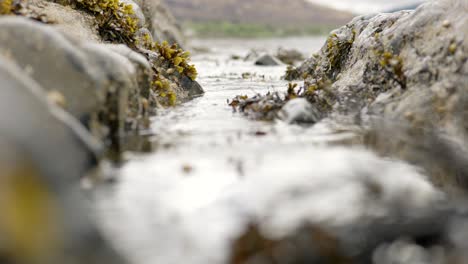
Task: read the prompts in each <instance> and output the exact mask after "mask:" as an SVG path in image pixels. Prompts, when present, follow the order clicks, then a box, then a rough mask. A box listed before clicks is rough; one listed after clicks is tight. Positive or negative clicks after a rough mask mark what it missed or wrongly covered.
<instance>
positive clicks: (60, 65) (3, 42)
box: [0, 17, 107, 125]
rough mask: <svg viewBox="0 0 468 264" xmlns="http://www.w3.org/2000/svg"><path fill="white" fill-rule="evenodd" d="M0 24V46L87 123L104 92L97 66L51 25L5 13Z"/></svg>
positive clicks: (98, 105) (70, 110)
mask: <svg viewBox="0 0 468 264" xmlns="http://www.w3.org/2000/svg"><path fill="white" fill-rule="evenodd" d="M0 28H1V31H0V49H1V50H2V51H3V52H5V53H6V54H9V56H11V57H12V58H13V59H14V60H15V62H16V63H18V65H19V66H20V67H21V68H23V69H24V70H25V71H27V72H28V73H30V75H31V77H32V78H33V79H34V80H36V81H37V82H38V83H39V84H40V85H41V87H42V88H44V89H46V90H55V91H59V92H60V93H62V94H63V95H64V96H65V98H66V99H67V102H68V103H67V108H66V110H67V111H69V112H70V113H72V115H74V116H75V117H76V118H78V119H79V120H80V121H82V122H83V123H84V124H87V125H89V122H90V120H91V119H92V114H93V113H96V112H97V110H98V109H99V107H100V105H101V104H102V103H103V102H104V101H105V96H106V92H107V91H106V90H105V81H106V79H103V76H105V75H104V74H103V72H102V71H101V70H99V67H98V66H97V65H95V64H93V63H91V62H90V61H89V59H88V57H87V55H86V54H85V53H84V52H83V51H81V50H80V49H79V48H77V47H76V46H74V45H73V44H72V43H70V42H69V41H68V40H67V39H66V38H65V37H63V36H62V35H61V34H60V33H58V32H57V31H55V30H54V29H53V28H52V27H48V26H45V25H42V24H40V23H37V22H33V21H31V20H28V19H25V18H21V17H4V18H0ZM32 54H34V55H32Z"/></svg>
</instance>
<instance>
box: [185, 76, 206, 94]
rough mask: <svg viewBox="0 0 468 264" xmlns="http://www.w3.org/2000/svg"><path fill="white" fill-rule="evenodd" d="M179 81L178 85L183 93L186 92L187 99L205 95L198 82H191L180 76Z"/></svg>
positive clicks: (187, 78)
mask: <svg viewBox="0 0 468 264" xmlns="http://www.w3.org/2000/svg"><path fill="white" fill-rule="evenodd" d="M180 79H181V81H180V85H181V86H182V87H183V88H184V90H185V91H187V93H188V97H189V98H193V97H197V96H201V95H203V94H204V93H205V91H203V88H202V87H201V85H200V84H199V83H198V82H196V81H193V80H191V79H190V78H189V77H187V76H185V75H184V76H181V77H180Z"/></svg>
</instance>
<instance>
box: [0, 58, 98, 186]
mask: <svg viewBox="0 0 468 264" xmlns="http://www.w3.org/2000/svg"><path fill="white" fill-rule="evenodd" d="M0 61H1V63H0V81H1V84H2V88H1V89H0V131H1V133H2V136H4V137H7V138H9V139H11V140H14V141H15V142H17V143H18V144H21V145H22V147H23V148H25V149H27V151H28V152H29V153H31V155H32V156H33V157H34V158H35V159H37V161H38V166H39V167H40V169H41V170H42V171H43V172H44V173H45V174H47V175H55V176H56V177H57V178H58V180H59V181H60V180H65V181H77V180H78V179H80V178H81V177H82V176H83V175H85V173H86V171H88V170H89V169H90V168H91V167H92V166H93V165H95V163H96V158H97V157H96V152H97V151H98V150H99V148H100V146H99V144H98V143H97V142H96V140H95V139H93V137H92V136H90V135H89V133H88V132H87V131H86V129H85V128H84V127H82V125H81V124H80V123H79V122H77V121H76V120H75V119H74V118H73V117H71V116H70V115H69V114H67V113H66V112H64V111H63V110H61V109H59V108H58V107H56V106H54V105H52V104H51V103H49V102H48V100H47V98H46V96H45V94H44V92H43V90H42V88H41V87H40V86H39V85H38V84H37V83H36V82H34V81H33V80H32V79H30V78H29V77H28V76H27V75H25V74H24V73H22V71H21V70H20V69H19V68H18V67H17V66H16V65H15V64H14V63H12V62H10V61H9V60H7V59H5V58H3V57H0ZM64 153H66V155H64Z"/></svg>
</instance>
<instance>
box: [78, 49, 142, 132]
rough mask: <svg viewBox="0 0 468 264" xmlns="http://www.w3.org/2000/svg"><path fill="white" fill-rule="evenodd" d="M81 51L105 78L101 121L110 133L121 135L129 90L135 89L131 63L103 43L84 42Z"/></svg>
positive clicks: (134, 73)
mask: <svg viewBox="0 0 468 264" xmlns="http://www.w3.org/2000/svg"><path fill="white" fill-rule="evenodd" d="M81 48H82V49H83V51H85V52H86V53H87V55H88V56H89V59H90V60H91V61H93V62H94V63H96V64H97V65H99V67H100V69H101V71H102V72H103V73H104V75H103V76H102V78H103V79H104V78H105V79H107V80H106V82H105V83H106V84H107V85H106V87H105V90H106V91H107V94H106V103H105V104H104V105H102V106H101V108H100V110H99V112H100V113H101V114H102V117H101V118H102V119H101V121H102V122H104V124H106V125H107V126H108V127H109V129H110V135H116V136H119V135H120V136H121V135H123V132H124V123H125V120H126V118H127V115H126V114H127V102H128V98H129V92H130V90H132V89H133V90H135V89H137V88H136V87H134V85H136V83H134V82H132V77H134V76H136V70H135V67H134V66H133V64H132V63H131V62H130V61H129V60H128V59H127V58H125V57H124V56H122V55H120V54H118V53H116V52H113V51H112V50H110V49H107V48H106V46H105V45H100V44H89V43H88V44H84V45H83V46H82V47H81Z"/></svg>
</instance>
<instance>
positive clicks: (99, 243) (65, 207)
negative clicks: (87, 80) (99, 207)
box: [0, 56, 125, 264]
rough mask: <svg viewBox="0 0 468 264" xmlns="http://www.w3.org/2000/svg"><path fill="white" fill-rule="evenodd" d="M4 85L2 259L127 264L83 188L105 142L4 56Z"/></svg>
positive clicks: (0, 102) (0, 104) (0, 75)
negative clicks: (93, 215)
mask: <svg viewBox="0 0 468 264" xmlns="http://www.w3.org/2000/svg"><path fill="white" fill-rule="evenodd" d="M0 83H1V84H2V89H0V171H2V176H1V177H0V181H1V184H0V212H1V214H0V237H2V240H1V241H0V259H2V260H3V259H4V258H6V259H8V260H10V261H13V262H14V263H31V264H36V263H37V264H40V263H83V262H86V263H95V264H97V263H102V262H103V261H104V262H107V261H110V262H113V263H114V262H115V263H125V261H124V260H123V259H122V258H121V257H120V256H119V255H118V254H117V253H116V252H115V250H114V249H112V248H111V247H110V246H109V245H108V244H107V243H106V242H104V240H103V237H102V235H101V234H100V232H99V231H98V230H97V229H96V225H95V223H94V222H93V221H92V220H91V219H92V218H91V212H90V211H89V208H88V206H89V205H87V201H88V200H87V199H86V198H85V197H84V196H83V193H82V191H81V190H80V189H79V182H80V180H81V178H82V177H84V176H85V175H86V174H88V173H91V172H92V170H94V169H95V168H96V165H97V160H98V158H99V156H98V153H99V152H100V149H101V146H100V144H99V143H97V141H96V140H95V139H94V138H93V137H92V136H91V135H90V134H89V133H88V132H87V131H86V129H85V128H84V127H83V126H82V125H81V124H80V123H79V122H77V121H76V120H75V119H74V118H73V117H72V116H70V115H69V114H68V113H66V112H65V111H63V110H62V109H61V108H58V107H57V106H55V105H54V104H52V103H50V102H49V101H48V100H47V95H46V93H45V92H44V90H43V89H42V88H41V87H40V86H39V85H38V84H37V83H36V82H35V81H34V80H32V79H31V78H30V77H29V76H28V75H26V74H25V73H24V72H23V71H22V70H21V69H20V68H19V67H18V66H17V65H15V64H14V63H13V62H12V61H11V60H10V59H7V58H5V57H2V56H0ZM15 217H16V218H15ZM13 219H14V221H10V220H13ZM4 254H6V255H4Z"/></svg>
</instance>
